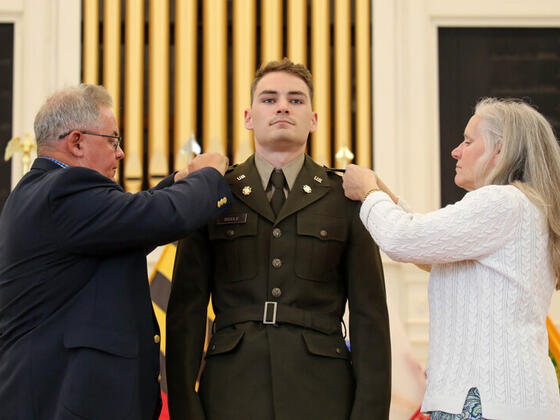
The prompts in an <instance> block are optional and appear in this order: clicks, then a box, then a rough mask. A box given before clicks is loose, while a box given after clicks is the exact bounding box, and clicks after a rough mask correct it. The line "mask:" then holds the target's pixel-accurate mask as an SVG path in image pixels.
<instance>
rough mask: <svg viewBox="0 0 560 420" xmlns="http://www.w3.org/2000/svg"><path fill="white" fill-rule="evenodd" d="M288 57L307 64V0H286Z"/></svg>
mask: <svg viewBox="0 0 560 420" xmlns="http://www.w3.org/2000/svg"><path fill="white" fill-rule="evenodd" d="M286 23H287V33H286V36H287V38H288V39H287V44H288V47H287V48H288V58H289V59H290V60H292V61H293V62H294V63H300V64H303V65H307V0H288V13H287V22H286Z"/></svg>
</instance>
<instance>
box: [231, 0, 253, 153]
mask: <svg viewBox="0 0 560 420" xmlns="http://www.w3.org/2000/svg"><path fill="white" fill-rule="evenodd" d="M255 14H256V8H255V0H235V1H234V2H233V46H234V47H233V109H232V110H231V112H232V115H233V162H242V161H244V160H245V159H246V158H247V157H249V155H251V154H252V153H253V136H252V132H251V131H248V130H247V129H246V128H245V124H244V111H245V110H246V109H248V108H250V106H251V95H250V88H251V82H252V80H253V76H254V74H255V60H256V58H255V55H256V54H255V45H256V42H255V41H256V35H255V34H256V27H255V25H256V17H255Z"/></svg>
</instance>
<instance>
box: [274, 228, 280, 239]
mask: <svg viewBox="0 0 560 420" xmlns="http://www.w3.org/2000/svg"><path fill="white" fill-rule="evenodd" d="M272 236H274V237H275V238H279V237H280V236H282V230H280V229H279V228H274V229H272Z"/></svg>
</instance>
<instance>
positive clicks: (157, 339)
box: [154, 334, 161, 344]
mask: <svg viewBox="0 0 560 420" xmlns="http://www.w3.org/2000/svg"><path fill="white" fill-rule="evenodd" d="M160 340H161V338H160V336H159V334H156V335H154V343H156V344H157V343H159V342H160Z"/></svg>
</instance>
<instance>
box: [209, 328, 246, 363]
mask: <svg viewBox="0 0 560 420" xmlns="http://www.w3.org/2000/svg"><path fill="white" fill-rule="evenodd" d="M244 334H245V331H234V332H230V331H227V332H225V333H220V332H217V333H216V334H214V335H213V336H212V340H210V343H209V344H208V350H207V351H206V357H210V356H214V355H216V354H224V353H228V352H230V351H232V350H234V349H235V348H236V347H237V346H238V345H239V343H240V342H241V339H242V338H243V335H244Z"/></svg>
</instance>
